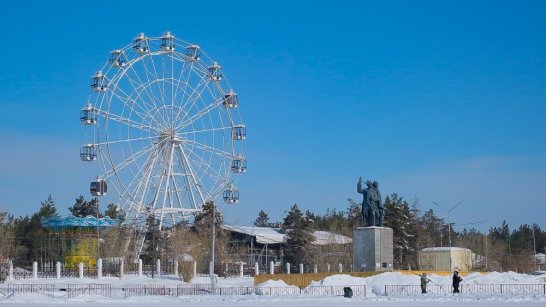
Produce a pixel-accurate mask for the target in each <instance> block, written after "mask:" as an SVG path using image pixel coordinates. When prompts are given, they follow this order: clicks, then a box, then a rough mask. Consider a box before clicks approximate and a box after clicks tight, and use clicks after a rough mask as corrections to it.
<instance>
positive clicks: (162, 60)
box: [80, 32, 247, 228]
mask: <svg viewBox="0 0 546 307" xmlns="http://www.w3.org/2000/svg"><path fill="white" fill-rule="evenodd" d="M90 92H91V93H90V96H89V100H88V102H87V103H86V104H85V106H84V107H83V109H82V110H81V113H80V120H81V123H82V124H83V125H84V126H85V128H86V129H85V131H86V132H85V144H84V145H83V146H82V147H81V149H80V158H81V160H82V161H86V162H92V164H94V167H93V168H94V171H95V173H96V175H97V177H96V179H95V180H94V181H92V182H91V185H90V192H91V194H92V195H93V196H104V195H107V197H108V198H110V201H111V202H112V203H114V204H117V205H118V206H119V207H120V208H122V209H123V210H124V211H125V212H126V214H127V216H126V220H127V221H128V222H132V223H139V222H143V221H144V220H145V219H146V218H147V217H149V216H150V215H151V214H153V215H154V217H155V218H156V219H158V221H159V227H160V228H162V227H163V228H164V227H168V226H171V225H175V224H177V223H179V222H181V221H183V220H187V219H188V218H189V217H190V216H191V215H193V214H195V213H196V212H198V211H199V210H200V209H201V208H202V206H203V204H204V203H205V202H207V201H217V200H219V199H223V201H224V202H226V203H228V204H233V203H237V202H238V201H239V191H238V189H237V187H236V183H237V176H238V175H239V174H241V173H244V172H246V170H247V164H246V158H245V156H244V153H243V144H244V140H245V138H246V127H245V125H244V124H243V122H242V121H241V118H240V114H239V112H238V106H239V100H238V97H237V94H236V93H235V91H234V90H233V89H232V88H231V86H230V85H229V83H228V81H227V80H226V78H225V76H224V75H223V73H222V67H221V66H220V65H219V64H218V63H217V62H215V61H212V60H211V59H210V58H209V57H208V56H207V55H206V54H205V53H204V52H202V51H201V48H200V47H199V46H198V45H195V44H191V43H188V42H185V41H183V40H180V39H178V38H176V37H175V36H173V35H172V34H171V33H170V32H166V33H165V34H164V35H163V36H161V37H147V36H145V35H144V34H142V33H141V34H140V35H138V36H137V37H136V38H135V39H134V40H133V42H132V43H131V44H129V45H127V46H125V47H124V48H122V49H118V50H114V51H112V52H110V56H109V58H108V61H107V63H106V64H105V65H104V66H103V67H102V68H101V69H100V70H99V71H97V72H96V73H95V74H93V75H92V77H91V83H90Z"/></svg>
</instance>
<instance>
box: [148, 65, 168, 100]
mask: <svg viewBox="0 0 546 307" xmlns="http://www.w3.org/2000/svg"><path fill="white" fill-rule="evenodd" d="M150 62H151V63H152V68H153V70H154V80H159V79H160V77H159V75H158V74H157V69H156V67H155V66H156V65H155V61H154V59H153V57H150ZM156 84H157V88H158V92H159V94H160V95H159V96H160V97H161V102H162V106H163V107H165V106H166V104H165V93H164V91H162V89H161V84H160V83H159V82H156Z"/></svg>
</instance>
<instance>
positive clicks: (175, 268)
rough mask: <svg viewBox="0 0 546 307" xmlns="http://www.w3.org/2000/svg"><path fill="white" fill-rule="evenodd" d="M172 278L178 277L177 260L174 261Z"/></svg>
mask: <svg viewBox="0 0 546 307" xmlns="http://www.w3.org/2000/svg"><path fill="white" fill-rule="evenodd" d="M173 274H174V276H178V260H175V261H174V272H173Z"/></svg>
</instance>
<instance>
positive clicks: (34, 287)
mask: <svg viewBox="0 0 546 307" xmlns="http://www.w3.org/2000/svg"><path fill="white" fill-rule="evenodd" d="M345 287H349V288H351V290H352V294H353V296H361V297H364V296H366V295H367V294H366V286H365V285H346V286H308V287H305V288H299V287H296V286H286V287H261V286H236V287H214V288H213V287H211V286H210V285H199V284H181V285H177V286H176V287H174V286H166V285H124V286H123V287H115V286H112V285H111V284H69V285H68V286H67V287H66V288H64V287H63V288H59V287H56V286H55V285H53V284H7V285H6V286H5V287H2V288H0V292H1V293H2V294H3V295H5V296H6V297H8V298H9V297H12V296H14V295H16V294H25V293H35V294H42V295H46V296H49V297H57V298H73V297H77V296H79V295H99V296H104V297H108V298H111V297H112V295H113V293H116V294H115V297H126V298H128V297H138V296H193V295H249V294H256V295H268V296H269V295H271V296H294V295H304V296H342V295H344V288H345ZM460 290H461V294H484V295H546V284H463V285H461V287H460ZM427 293H429V294H440V295H446V294H449V293H451V287H450V286H449V285H429V286H427ZM420 294H421V287H420V286H419V285H386V286H385V293H384V295H387V296H397V295H398V296H404V295H420Z"/></svg>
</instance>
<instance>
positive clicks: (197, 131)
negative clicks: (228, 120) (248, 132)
mask: <svg viewBox="0 0 546 307" xmlns="http://www.w3.org/2000/svg"><path fill="white" fill-rule="evenodd" d="M223 130H231V127H230V126H224V127H219V128H210V129H201V130H192V131H182V132H180V133H179V135H188V134H198V133H207V132H216V131H223Z"/></svg>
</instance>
